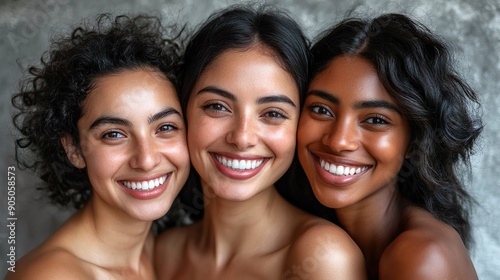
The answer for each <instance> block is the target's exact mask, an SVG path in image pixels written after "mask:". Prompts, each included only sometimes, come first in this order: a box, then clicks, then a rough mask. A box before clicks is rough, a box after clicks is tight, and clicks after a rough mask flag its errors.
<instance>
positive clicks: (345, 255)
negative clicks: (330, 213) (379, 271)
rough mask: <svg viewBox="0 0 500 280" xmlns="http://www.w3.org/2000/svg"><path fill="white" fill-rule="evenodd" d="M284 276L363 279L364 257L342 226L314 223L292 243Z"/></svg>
mask: <svg viewBox="0 0 500 280" xmlns="http://www.w3.org/2000/svg"><path fill="white" fill-rule="evenodd" d="M283 279H289V280H292V279H315V280H322V279H325V280H326V279H329V280H331V279H366V273H365V262H364V257H363V254H362V253H361V250H360V249H359V248H358V246H357V245H356V243H355V242H354V241H353V240H352V239H351V238H350V237H349V235H348V234H347V233H346V232H345V231H344V230H343V229H341V228H340V227H338V226H336V225H334V224H332V223H329V222H326V221H324V223H315V224H314V225H312V226H309V227H307V228H305V229H304V230H303V232H302V233H301V234H300V235H299V236H298V237H297V238H296V240H295V241H294V242H293V243H292V244H291V247H290V251H289V254H288V257H287V261H286V268H285V273H284V277H283Z"/></svg>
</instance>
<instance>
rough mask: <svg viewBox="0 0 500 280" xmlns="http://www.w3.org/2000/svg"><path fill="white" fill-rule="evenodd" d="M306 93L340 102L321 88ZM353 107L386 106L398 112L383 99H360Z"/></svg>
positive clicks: (332, 101)
mask: <svg viewBox="0 0 500 280" xmlns="http://www.w3.org/2000/svg"><path fill="white" fill-rule="evenodd" d="M307 95H308V96H309V95H314V96H317V97H319V98H322V99H325V100H327V101H330V102H331V103H334V104H337V105H338V104H340V100H339V99H338V98H337V97H335V96H333V95H332V94H330V93H328V92H326V91H322V90H311V91H309V92H308V93H307ZM353 108H354V109H369V108H386V109H389V110H394V111H396V112H398V113H399V110H398V109H397V108H396V106H394V104H391V103H389V102H387V101H385V100H369V101H360V102H356V103H354V106H353Z"/></svg>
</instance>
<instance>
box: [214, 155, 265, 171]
mask: <svg viewBox="0 0 500 280" xmlns="http://www.w3.org/2000/svg"><path fill="white" fill-rule="evenodd" d="M215 159H217V161H218V162H219V163H220V164H222V165H224V166H225V167H227V168H231V169H233V170H249V169H255V168H257V167H259V166H260V165H261V164H262V162H263V161H264V160H263V159H258V160H244V159H241V160H237V159H230V158H227V157H224V156H220V155H215Z"/></svg>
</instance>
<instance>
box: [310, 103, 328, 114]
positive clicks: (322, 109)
mask: <svg viewBox="0 0 500 280" xmlns="http://www.w3.org/2000/svg"><path fill="white" fill-rule="evenodd" d="M307 108H309V111H311V112H312V113H313V114H316V115H327V116H328V117H333V113H332V112H331V110H329V109H330V108H328V107H327V106H325V105H323V104H317V103H315V104H311V105H309V106H308V107H307Z"/></svg>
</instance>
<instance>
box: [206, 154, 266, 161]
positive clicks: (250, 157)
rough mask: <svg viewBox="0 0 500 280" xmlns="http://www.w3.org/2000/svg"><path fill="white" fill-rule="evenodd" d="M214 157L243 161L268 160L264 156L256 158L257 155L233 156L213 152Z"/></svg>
mask: <svg viewBox="0 0 500 280" xmlns="http://www.w3.org/2000/svg"><path fill="white" fill-rule="evenodd" d="M212 154H213V155H219V156H223V157H226V158H231V159H240V160H241V159H243V160H259V159H266V158H268V157H264V156H256V155H239V154H231V153H227V152H221V153H214V152H212Z"/></svg>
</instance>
